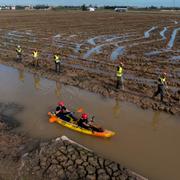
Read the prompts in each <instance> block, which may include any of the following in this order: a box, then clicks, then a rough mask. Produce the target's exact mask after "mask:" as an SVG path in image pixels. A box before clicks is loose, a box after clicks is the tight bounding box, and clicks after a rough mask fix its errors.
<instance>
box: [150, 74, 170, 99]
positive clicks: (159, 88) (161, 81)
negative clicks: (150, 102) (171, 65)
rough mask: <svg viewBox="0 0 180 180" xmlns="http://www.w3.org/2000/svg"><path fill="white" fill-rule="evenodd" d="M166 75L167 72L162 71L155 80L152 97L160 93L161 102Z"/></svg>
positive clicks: (165, 84)
mask: <svg viewBox="0 0 180 180" xmlns="http://www.w3.org/2000/svg"><path fill="white" fill-rule="evenodd" d="M166 76H167V74H166V73H165V72H164V73H163V74H162V75H161V76H160V77H159V78H158V82H157V91H156V92H155V93H154V95H153V98H154V97H156V96H157V95H158V94H160V97H161V102H163V99H164V94H165V90H166V88H167V83H166Z"/></svg>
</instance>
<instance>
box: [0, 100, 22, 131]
mask: <svg viewBox="0 0 180 180" xmlns="http://www.w3.org/2000/svg"><path fill="white" fill-rule="evenodd" d="M23 109H24V108H23V106H21V105H18V104H15V103H7V104H6V103H0V122H1V123H5V124H6V125H7V127H8V130H10V129H13V128H16V127H18V126H20V123H19V122H18V120H17V119H16V118H15V115H16V114H17V113H19V112H21V111H22V110H23Z"/></svg>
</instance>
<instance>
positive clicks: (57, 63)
mask: <svg viewBox="0 0 180 180" xmlns="http://www.w3.org/2000/svg"><path fill="white" fill-rule="evenodd" d="M60 61H61V59H60V55H59V54H58V53H56V54H54V62H55V71H56V72H59V73H60Z"/></svg>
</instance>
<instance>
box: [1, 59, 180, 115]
mask: <svg viewBox="0 0 180 180" xmlns="http://www.w3.org/2000/svg"><path fill="white" fill-rule="evenodd" d="M9 59H10V58H9V57H8V58H5V59H3V60H1V59H0V63H1V64H6V65H10V66H13V67H16V68H18V69H21V70H26V71H29V72H31V73H35V74H36V75H38V76H42V77H45V78H48V79H52V80H55V81H59V82H60V83H62V84H67V85H72V86H76V87H79V88H81V89H85V90H88V91H91V92H95V93H98V94H101V95H102V96H104V97H111V98H115V99H117V100H121V101H127V102H131V103H134V104H136V105H138V106H140V107H142V108H143V109H149V108H151V109H153V110H156V111H165V112H167V113H170V114H179V113H180V104H179V97H180V96H179V94H180V91H179V90H178V89H176V90H175V91H169V94H168V96H166V97H165V102H164V103H162V102H160V100H159V98H158V97H157V98H155V99H152V98H151V97H152V95H153V91H155V90H156V87H155V83H154V85H152V84H148V81H147V82H146V83H144V82H138V79H131V78H128V77H125V79H126V80H125V83H124V84H125V90H117V89H115V84H116V78H115V77H114V78H112V77H109V76H108V74H107V75H106V74H103V73H102V72H101V71H100V72H98V73H97V72H95V73H93V72H88V69H87V71H85V69H84V68H83V69H82V68H81V67H79V68H78V67H76V68H74V66H72V64H63V65H62V68H61V73H60V74H57V73H55V72H54V66H53V64H52V65H48V66H47V65H46V66H45V65H43V64H40V67H39V68H35V67H33V66H32V65H31V63H30V62H29V61H26V60H25V61H24V62H23V64H21V63H18V62H16V61H15V60H13V59H12V60H9ZM100 65H101V64H100ZM101 66H103V65H101ZM69 72H71V73H69Z"/></svg>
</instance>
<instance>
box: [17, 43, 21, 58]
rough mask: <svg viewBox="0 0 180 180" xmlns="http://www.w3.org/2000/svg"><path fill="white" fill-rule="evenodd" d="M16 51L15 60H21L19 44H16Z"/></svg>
mask: <svg viewBox="0 0 180 180" xmlns="http://www.w3.org/2000/svg"><path fill="white" fill-rule="evenodd" d="M16 53H17V61H21V60H22V49H21V46H20V45H18V46H17V48H16Z"/></svg>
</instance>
